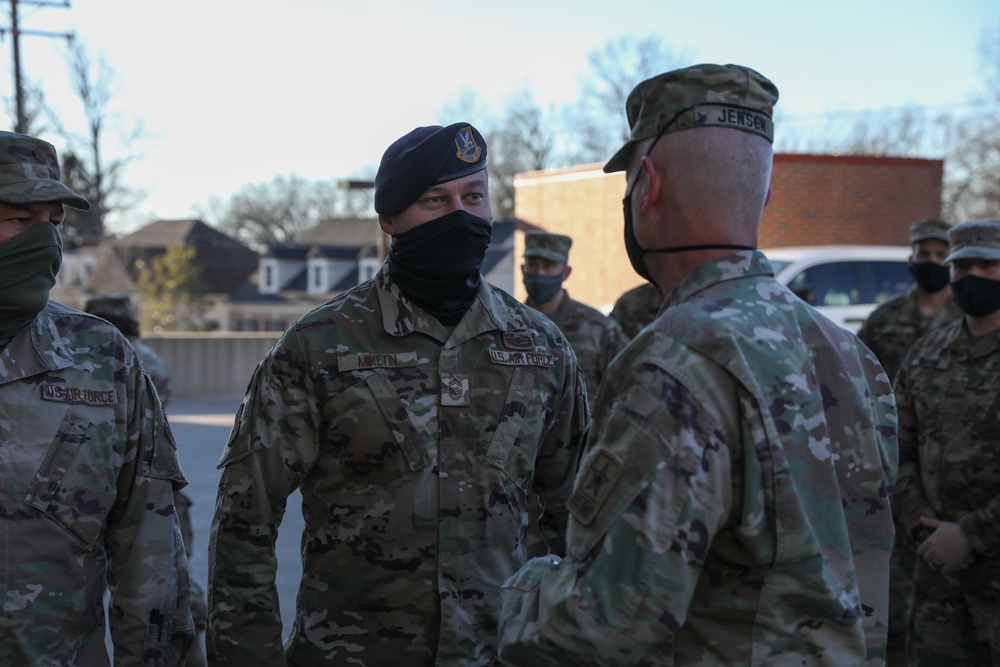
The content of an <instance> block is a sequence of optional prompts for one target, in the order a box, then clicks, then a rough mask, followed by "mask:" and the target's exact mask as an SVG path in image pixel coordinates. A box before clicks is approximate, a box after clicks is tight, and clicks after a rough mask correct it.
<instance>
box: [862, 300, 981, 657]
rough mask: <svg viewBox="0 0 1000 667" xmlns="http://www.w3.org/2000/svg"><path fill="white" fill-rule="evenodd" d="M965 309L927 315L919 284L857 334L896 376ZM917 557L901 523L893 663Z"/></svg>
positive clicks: (905, 628)
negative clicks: (913, 351) (919, 346)
mask: <svg viewBox="0 0 1000 667" xmlns="http://www.w3.org/2000/svg"><path fill="white" fill-rule="evenodd" d="M961 315H962V311H961V310H959V308H958V306H957V305H955V303H954V302H953V301H950V300H949V301H947V302H946V303H945V305H944V307H943V308H942V309H941V310H940V311H938V312H937V313H935V314H934V315H932V316H931V317H926V316H925V315H923V314H922V313H921V312H920V308H919V307H918V305H917V292H916V287H915V286H914V287H912V288H910V289H909V290H908V291H907V292H905V293H904V294H901V295H899V296H896V297H893V298H892V299H890V300H888V301H886V302H885V303H883V304H882V305H880V306H879V307H878V308H876V309H875V310H874V311H872V313H871V314H870V315H869V316H868V318H867V319H866V320H865V322H864V324H862V325H861V330H860V331H859V332H858V338H860V339H861V342H863V343H864V344H865V345H867V346H868V348H869V349H870V350H871V351H872V352H874V353H875V356H876V357H878V360H879V361H880V362H881V363H882V367H883V368H885V372H886V373H887V374H888V375H889V377H890V378H893V379H894V378H895V377H896V375H897V373H898V372H899V367H900V364H901V363H902V361H903V358H904V357H905V356H906V353H907V352H908V351H909V349H910V348H911V347H912V346H913V344H914V343H915V342H916V341H917V339H918V338H920V337H921V336H923V335H924V334H925V333H927V332H928V331H933V330H934V329H939V328H941V327H942V326H945V325H946V324H949V323H951V322H953V321H954V320H956V319H958V318H959V317H961ZM916 560H917V545H916V543H915V542H914V541H913V539H912V538H911V537H910V536H909V535H908V534H907V533H906V531H905V530H903V529H901V528H899V527H898V516H897V531H896V542H895V544H894V545H893V549H892V565H891V567H890V571H891V576H890V577H889V634H890V639H889V643H890V655H889V656H888V660H887V662H888V663H889V664H890V665H896V664H899V665H905V664H906V662H907V659H906V657H905V651H906V649H905V646H906V642H907V640H906V637H907V636H908V635H909V628H910V609H911V601H910V599H911V597H912V590H913V568H914V566H915V564H916Z"/></svg>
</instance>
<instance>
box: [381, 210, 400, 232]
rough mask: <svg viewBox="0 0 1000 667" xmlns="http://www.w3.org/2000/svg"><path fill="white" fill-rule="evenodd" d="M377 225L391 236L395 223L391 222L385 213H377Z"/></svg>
mask: <svg viewBox="0 0 1000 667" xmlns="http://www.w3.org/2000/svg"><path fill="white" fill-rule="evenodd" d="M378 226H379V227H381V228H382V231H383V232H385V233H386V234H388V235H389V236H392V235H393V234H395V233H396V232H395V225H394V224H393V222H392V218H390V217H389V216H387V215H382V214H381V213H379V214H378Z"/></svg>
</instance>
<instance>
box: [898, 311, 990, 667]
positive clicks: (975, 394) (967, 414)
mask: <svg viewBox="0 0 1000 667" xmlns="http://www.w3.org/2000/svg"><path fill="white" fill-rule="evenodd" d="M998 387H1000V332H993V333H992V334H989V335H987V336H984V337H981V338H978V339H975V340H973V339H971V338H970V336H969V333H968V330H967V329H966V328H965V325H964V320H963V319H959V320H957V321H955V322H953V323H952V324H951V325H949V326H947V327H945V328H943V329H938V330H937V331H933V332H931V333H929V334H928V335H926V336H924V337H923V338H921V339H920V340H919V341H918V342H917V343H916V345H915V346H914V347H913V349H912V350H911V351H910V354H909V356H908V357H907V358H906V361H905V364H904V366H903V368H902V369H901V370H900V373H899V376H898V377H897V379H896V396H897V398H898V400H899V453H900V461H899V481H898V485H897V487H896V498H897V503H898V506H899V512H900V514H901V517H902V526H901V530H905V531H906V532H907V534H909V535H913V534H914V531H916V530H917V529H918V528H919V527H920V526H921V524H920V517H921V516H927V517H934V518H938V519H942V520H944V521H952V522H957V523H958V524H959V525H960V526H961V528H962V531H963V532H964V533H965V534H966V536H967V537H968V538H969V539H970V540H971V541H972V545H973V549H974V552H975V561H974V562H973V564H972V565H971V566H970V567H969V568H967V569H964V570H961V571H958V572H953V573H951V574H947V575H946V574H942V573H941V572H940V571H938V570H935V569H932V568H931V567H930V566H928V565H927V564H926V563H925V562H924V561H923V559H917V569H916V571H915V573H914V574H915V577H914V578H915V583H916V588H915V591H914V630H913V633H914V634H913V637H914V644H915V649H916V655H917V658H918V660H917V664H918V665H919V664H923V661H926V660H931V661H934V660H937V661H940V662H935V663H933V664H945V663H947V664H949V665H955V666H956V667H958V665H966V664H970V665H980V664H990V663H989V661H988V656H989V648H988V646H989V641H990V640H989V636H990V635H989V633H990V632H991V625H992V626H993V627H992V631H993V632H997V631H998V630H1000V628H997V627H996V624H997V621H998V619H1000V457H998V456H997V443H998V442H1000V393H998ZM963 612H964V615H963ZM969 613H971V614H972V616H971V619H970V618H969V616H968V614H969ZM973 628H974V629H973ZM993 640H994V642H1000V634H998V635H996V636H994V639H993ZM994 650H997V651H998V653H996V654H994V660H996V659H997V656H1000V643H996V644H995V646H994ZM972 656H978V657H979V660H978V661H974V660H972ZM963 658H966V659H969V660H972V661H970V662H963V661H962V659H963ZM928 664H931V663H928ZM994 664H995V663H994Z"/></svg>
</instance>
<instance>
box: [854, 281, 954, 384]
mask: <svg viewBox="0 0 1000 667" xmlns="http://www.w3.org/2000/svg"><path fill="white" fill-rule="evenodd" d="M961 316H962V311H961V310H959V308H958V306H957V305H955V302H954V301H948V302H946V303H945V306H944V308H942V309H941V310H940V311H938V312H937V313H936V314H935V315H933V316H931V317H925V316H924V315H922V314H921V313H920V309H919V308H918V307H917V294H916V287H911V288H910V289H909V290H908V291H906V292H905V293H903V294H900V295H898V296H895V297H893V298H892V299H889V300H888V301H886V302H885V303H883V304H882V305H880V306H879V307H878V308H876V309H875V310H873V311H872V313H871V314H870V315H869V316H868V319H866V320H865V322H864V324H862V325H861V330H860V331H859V332H858V338H860V339H861V342H863V343H864V344H865V345H867V346H868V348H869V349H870V350H871V351H872V352H874V353H875V356H876V357H878V360H879V362H880V363H881V364H882V367H883V368H884V369H885V372H886V373H887V374H888V375H889V378H890V379H895V377H896V374H897V373H898V372H899V367H900V364H902V362H903V358H904V357H905V356H906V353H907V352H908V351H909V350H910V348H911V347H912V346H913V344H914V343H915V342H916V341H917V339H918V338H920V337H921V336H923V335H924V334H925V333H927V332H928V331H933V330H934V329H940V328H941V327H943V326H945V325H946V324H950V323H952V322H954V321H955V320H956V319H958V318H960V317H961Z"/></svg>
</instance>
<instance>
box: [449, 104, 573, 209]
mask: <svg viewBox="0 0 1000 667" xmlns="http://www.w3.org/2000/svg"><path fill="white" fill-rule="evenodd" d="M499 108H500V109H501V112H500V113H499V114H497V113H495V112H492V111H490V107H489V106H488V105H487V104H486V102H485V101H484V100H483V98H482V97H480V96H479V95H478V94H477V93H476V92H475V91H473V90H471V89H469V88H463V89H461V90H460V91H459V92H458V94H457V95H456V96H455V97H453V98H452V99H450V100H449V101H448V102H446V103H445V104H444V105H443V106H442V107H441V110H440V111H439V112H438V114H437V115H438V117H439V118H441V119H442V121H441V122H442V124H450V123H454V122H458V121H462V120H467V121H468V122H470V123H472V124H473V125H475V126H476V129H478V130H479V131H480V132H482V133H483V136H484V137H486V140H487V142H488V143H489V156H488V159H489V163H490V166H489V170H490V200H491V203H492V204H493V214H494V217H495V218H511V217H513V216H514V175H515V174H518V173H520V172H524V171H531V170H534V169H544V168H546V167H550V166H553V165H552V155H553V146H554V144H555V131H554V128H553V127H552V124H551V123H549V122H547V115H546V113H545V111H544V110H543V109H542V108H541V107H540V106H538V104H536V103H535V100H534V95H533V94H532V92H531V90H530V89H528V88H527V87H524V88H522V89H521V90H519V91H517V92H515V93H513V94H512V95H510V96H509V97H508V98H507V99H506V100H504V101H502V102H501V104H500V105H499Z"/></svg>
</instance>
